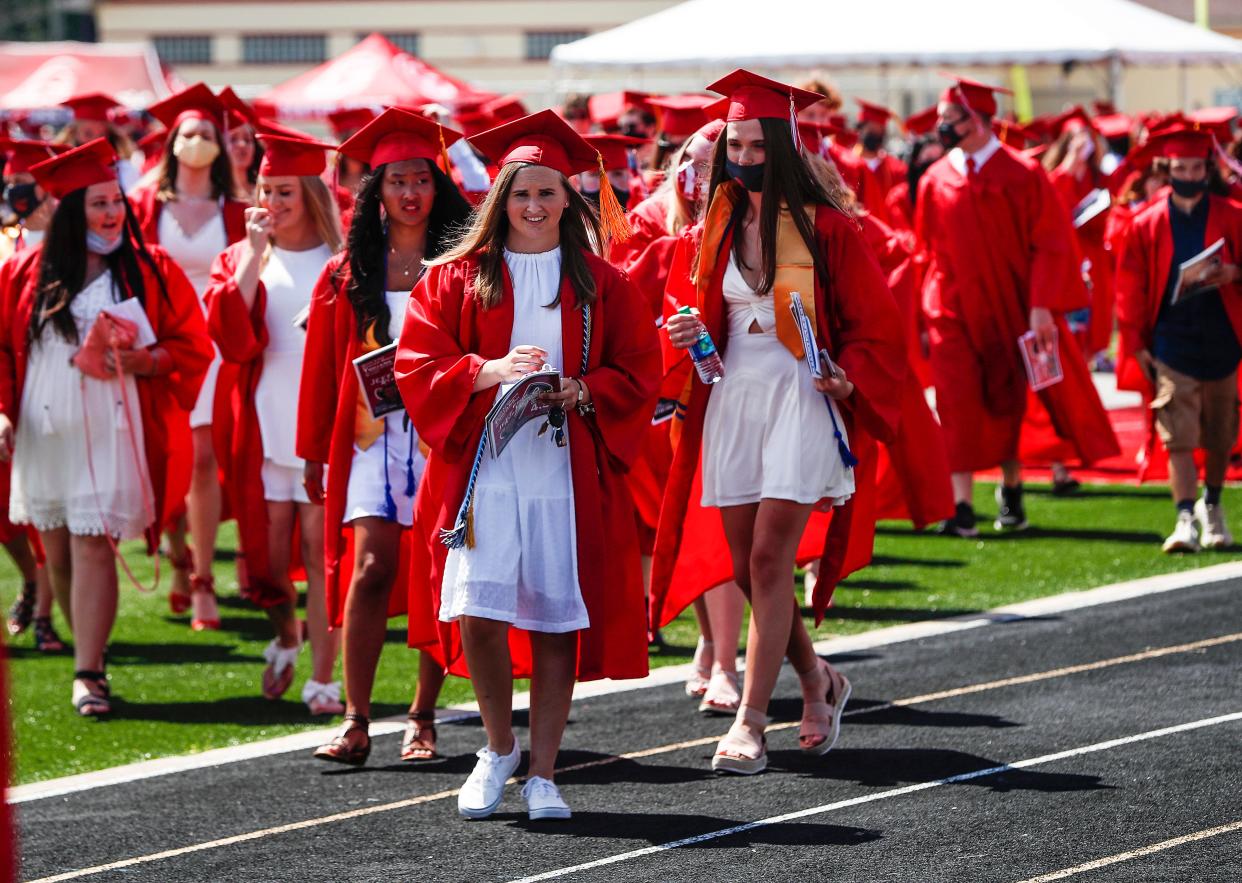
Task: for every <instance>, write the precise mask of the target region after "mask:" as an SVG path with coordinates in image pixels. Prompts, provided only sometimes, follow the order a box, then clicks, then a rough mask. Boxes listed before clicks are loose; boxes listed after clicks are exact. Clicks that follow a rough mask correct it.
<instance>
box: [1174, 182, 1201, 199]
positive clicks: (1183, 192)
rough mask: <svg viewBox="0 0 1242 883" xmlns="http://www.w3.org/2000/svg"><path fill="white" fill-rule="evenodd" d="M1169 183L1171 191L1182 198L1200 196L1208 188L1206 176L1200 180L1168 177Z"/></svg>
mask: <svg viewBox="0 0 1242 883" xmlns="http://www.w3.org/2000/svg"><path fill="white" fill-rule="evenodd" d="M1169 184H1171V185H1172V186H1173V192H1174V193H1176V194H1177V195H1178V196H1180V197H1182V198H1183V199H1193V198H1194V197H1196V196H1202V195H1203V194H1204V193H1205V192H1206V191H1207V189H1208V179H1207V178H1204V179H1202V180H1200V181H1186V180H1183V179H1182V178H1170V179H1169Z"/></svg>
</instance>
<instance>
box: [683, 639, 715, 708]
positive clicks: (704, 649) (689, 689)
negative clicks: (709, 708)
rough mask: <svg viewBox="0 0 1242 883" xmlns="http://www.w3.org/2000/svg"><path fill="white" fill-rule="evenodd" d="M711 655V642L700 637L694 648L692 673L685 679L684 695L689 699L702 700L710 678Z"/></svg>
mask: <svg viewBox="0 0 1242 883" xmlns="http://www.w3.org/2000/svg"><path fill="white" fill-rule="evenodd" d="M712 655H713V654H712V642H711V641H707V640H704V638H703V636H702V635H700V636H699V643H698V644H697V645H696V646H695V648H694V663H693V665H694V671H693V672H692V673H691V674H690V677H688V678H686V695H687V696H689V697H690V698H691V699H702V698H703V694H704V693H706V692H707V687H708V684H709V683H710V681H711V677H712Z"/></svg>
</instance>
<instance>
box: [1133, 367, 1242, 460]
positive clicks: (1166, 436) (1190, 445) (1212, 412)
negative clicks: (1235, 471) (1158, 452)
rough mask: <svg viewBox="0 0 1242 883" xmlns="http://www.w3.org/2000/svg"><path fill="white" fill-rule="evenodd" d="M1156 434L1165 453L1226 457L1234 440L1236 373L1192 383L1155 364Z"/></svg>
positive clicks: (1236, 422)
mask: <svg viewBox="0 0 1242 883" xmlns="http://www.w3.org/2000/svg"><path fill="white" fill-rule="evenodd" d="M1155 364H1156V397H1155V398H1154V399H1152V402H1151V409H1152V410H1153V411H1155V412H1156V433H1157V435H1159V436H1160V441H1162V442H1163V443H1164V446H1165V449H1166V450H1169V451H1193V450H1194V449H1195V448H1203V449H1204V450H1205V451H1212V452H1214V453H1219V454H1228V453H1229V452H1230V451H1231V450H1233V445H1234V442H1236V441H1237V440H1238V372H1237V371H1234V372H1233V373H1231V374H1230V375H1229V376H1228V377H1222V378H1221V379H1220V380H1196V379H1195V378H1193V377H1190V376H1188V375H1186V374H1182V373H1181V372H1180V371H1174V370H1173V369H1172V368H1170V367H1169V366H1168V365H1166V364H1164V363H1163V362H1160V361H1157V362H1156V363H1155Z"/></svg>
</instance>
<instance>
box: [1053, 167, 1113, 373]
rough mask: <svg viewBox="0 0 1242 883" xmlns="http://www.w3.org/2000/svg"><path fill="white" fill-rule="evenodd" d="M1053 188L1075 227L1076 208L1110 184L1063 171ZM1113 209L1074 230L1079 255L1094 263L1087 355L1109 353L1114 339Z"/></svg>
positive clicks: (1059, 171)
mask: <svg viewBox="0 0 1242 883" xmlns="http://www.w3.org/2000/svg"><path fill="white" fill-rule="evenodd" d="M1048 178H1049V180H1050V181H1052V186H1053V187H1055V188H1056V191H1057V195H1058V196H1060V198H1061V201H1062V202H1063V204H1064V205H1065V211H1066V216H1067V217H1069V218H1070V223H1071V228H1072V224H1073V212H1074V206H1076V205H1078V203H1079V202H1080V201H1082V200H1083V199H1084V198H1085V197H1086V196H1087V194H1089V193H1090V192H1091V191H1092V190H1094V189H1095V188H1096V187H1106V182H1105V181H1104V180H1103V179H1102V178H1101V179H1098V180H1097V179H1096V178H1095V177H1094V176H1092V175H1087V176H1085V177H1083V178H1076V177H1074V176H1073V175H1071V174H1070V173H1069V172H1066V171H1064V170H1063V169H1061V168H1056V169H1053V170H1052V171H1050V172H1049V173H1048ZM1111 211H1112V210H1111V209H1109V210H1108V211H1105V212H1103V213H1102V214H1099V215H1096V216H1095V217H1094V218H1092V219H1091V220H1090V221H1088V222H1087V223H1086V224H1084V225H1083V226H1082V227H1079V228H1078V229H1076V230H1074V234H1075V237H1076V239H1077V241H1078V251H1079V253H1080V254H1081V255H1082V257H1083V259H1084V260H1088V261H1090V262H1091V269H1090V270H1089V271H1088V275H1089V276H1090V278H1091V318H1090V320H1089V321H1088V323H1087V338H1086V347H1085V348H1086V353H1087V355H1093V354H1095V353H1098V352H1100V351H1102V350H1105V349H1108V344H1109V343H1110V342H1111V340H1112V336H1113V263H1114V260H1113V256H1112V254H1110V253H1109V250H1108V240H1107V238H1106V234H1107V232H1108V216H1109V214H1111Z"/></svg>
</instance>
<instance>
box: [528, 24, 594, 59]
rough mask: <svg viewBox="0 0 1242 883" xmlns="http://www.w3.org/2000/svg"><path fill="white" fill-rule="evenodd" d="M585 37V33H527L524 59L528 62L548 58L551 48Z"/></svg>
mask: <svg viewBox="0 0 1242 883" xmlns="http://www.w3.org/2000/svg"><path fill="white" fill-rule="evenodd" d="M586 35H587V32H586V31H527V32H526V58H527V60H529V61H541V60H543V59H546V58H550V57H551V55H552V47H554V46H560V45H561V44H562V43H573V42H574V41H576V40H581V39H582V38H584V37H585V36H586Z"/></svg>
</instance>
